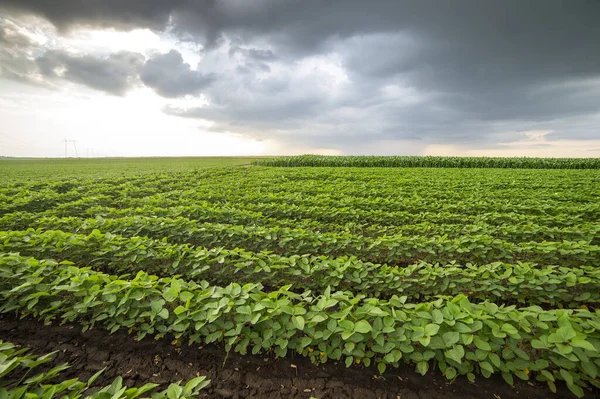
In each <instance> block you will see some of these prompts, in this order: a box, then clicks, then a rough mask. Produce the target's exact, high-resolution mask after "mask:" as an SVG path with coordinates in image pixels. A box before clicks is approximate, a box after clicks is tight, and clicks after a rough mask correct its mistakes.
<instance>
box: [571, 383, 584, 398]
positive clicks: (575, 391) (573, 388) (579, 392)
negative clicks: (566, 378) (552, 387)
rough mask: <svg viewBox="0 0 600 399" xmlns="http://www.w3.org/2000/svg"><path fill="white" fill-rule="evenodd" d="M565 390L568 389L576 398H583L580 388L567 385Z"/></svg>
mask: <svg viewBox="0 0 600 399" xmlns="http://www.w3.org/2000/svg"><path fill="white" fill-rule="evenodd" d="M567 388H569V390H570V391H571V392H573V394H574V395H575V396H577V397H578V398H583V396H584V393H583V389H581V387H580V386H579V385H575V384H569V383H567Z"/></svg>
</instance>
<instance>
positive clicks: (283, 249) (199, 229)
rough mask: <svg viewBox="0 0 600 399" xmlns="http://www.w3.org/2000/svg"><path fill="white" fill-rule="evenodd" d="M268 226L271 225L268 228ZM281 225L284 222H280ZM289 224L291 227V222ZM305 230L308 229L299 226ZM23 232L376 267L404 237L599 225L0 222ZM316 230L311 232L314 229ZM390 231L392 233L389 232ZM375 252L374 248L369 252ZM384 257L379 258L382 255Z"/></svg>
mask: <svg viewBox="0 0 600 399" xmlns="http://www.w3.org/2000/svg"><path fill="white" fill-rule="evenodd" d="M270 224H273V225H270ZM282 224H283V225H285V223H282ZM290 224H293V223H290ZM300 226H302V227H309V228H312V229H314V230H312V229H311V230H307V229H304V228H298V227H300ZM26 228H35V229H44V230H63V231H69V232H74V233H86V234H88V233H90V232H92V231H93V230H95V229H98V230H100V231H103V232H111V233H116V234H121V235H125V236H129V237H131V236H138V235H141V236H148V237H152V238H168V239H169V241H170V242H175V243H179V244H185V243H189V244H192V245H197V246H204V247H211V246H215V245H216V246H224V247H229V248H231V247H241V248H245V249H248V250H251V251H263V250H268V251H273V252H275V253H279V254H282V255H286V254H305V253H309V254H313V255H328V256H342V255H354V256H357V257H359V258H361V259H363V260H366V261H370V262H375V263H388V262H395V261H396V260H395V259H394V258H393V257H392V258H389V257H388V256H386V255H387V253H385V252H382V251H378V250H377V248H375V247H379V246H381V245H384V246H386V247H388V248H391V246H392V245H393V244H390V243H394V242H397V243H402V242H403V240H404V239H405V237H406V236H413V237H416V236H419V237H436V236H441V237H445V238H448V239H457V238H459V237H461V236H475V235H480V234H486V235H489V236H491V237H494V238H499V239H502V240H504V241H507V242H512V243H519V242H522V241H547V240H549V241H560V240H568V241H588V242H590V243H591V244H594V245H597V244H600V223H589V224H585V225H580V226H573V227H568V228H563V229H561V228H550V227H546V226H536V225H531V226H520V225H517V226H514V225H502V226H487V225H484V224H479V225H458V224H454V225H434V224H432V223H421V224H418V225H407V226H398V228H397V229H391V228H388V229H385V228H384V227H381V230H379V231H378V229H377V226H374V227H373V226H372V228H371V229H368V230H367V231H366V233H367V236H363V235H361V234H358V235H357V234H352V233H351V232H348V231H347V230H349V229H350V230H352V229H354V230H358V231H359V233H363V234H364V233H365V231H364V230H363V229H365V228H368V226H365V227H364V228H363V227H362V226H361V225H358V226H349V225H336V224H332V225H326V224H318V223H314V224H307V226H304V224H302V223H296V228H289V227H283V226H278V225H277V223H276V222H275V223H269V224H267V225H266V226H258V225H232V224H222V223H210V222H205V223H202V222H198V221H196V220H190V219H187V218H183V217H176V218H169V217H148V216H124V217H120V218H114V219H113V218H109V219H105V218H100V217H98V218H88V219H83V218H77V217H64V218H61V217H56V216H50V217H39V216H38V215H36V214H31V213H29V214H25V213H16V214H11V215H6V216H4V217H3V218H0V229H4V230H24V229H26ZM315 230H316V231H315ZM369 233H371V234H377V233H379V234H384V233H387V234H384V235H385V237H377V238H375V237H369V236H368V234H369ZM390 233H394V234H390ZM373 248H375V250H373ZM381 255H383V257H381Z"/></svg>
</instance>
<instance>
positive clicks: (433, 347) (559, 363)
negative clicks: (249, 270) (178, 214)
mask: <svg viewBox="0 0 600 399" xmlns="http://www.w3.org/2000/svg"><path fill="white" fill-rule="evenodd" d="M32 276H35V277H32ZM0 278H1V281H2V283H1V285H0V290H1V292H0V298H2V305H1V307H0V311H1V312H10V311H17V312H18V313H20V314H21V315H33V316H35V317H39V318H42V319H43V320H45V321H50V320H54V319H56V318H59V319H61V320H62V321H78V322H79V323H81V324H83V325H84V326H86V327H85V328H89V327H92V326H94V325H102V326H103V327H104V328H106V329H108V330H110V331H116V330H118V329H128V330H130V331H135V332H136V333H137V335H138V337H140V338H141V337H144V336H145V335H147V334H153V335H154V336H155V337H156V338H160V337H163V336H165V334H167V333H171V334H173V335H174V336H175V337H176V338H183V337H185V338H187V339H188V340H189V342H190V343H193V342H206V343H210V342H214V341H220V342H223V344H224V345H225V347H226V348H227V350H230V349H233V350H235V351H236V352H240V353H247V352H248V351H251V352H252V353H258V352H261V351H265V350H266V351H273V352H274V353H275V354H277V355H279V356H285V355H286V354H287V353H288V352H289V351H295V352H297V353H299V354H302V355H304V356H308V357H310V359H311V360H312V361H313V362H316V363H321V362H324V361H326V360H327V359H336V360H343V361H344V362H345V363H346V365H348V366H349V365H351V364H353V363H354V362H356V363H359V362H362V363H375V364H388V365H397V364H398V363H399V362H400V361H402V362H404V363H413V364H415V366H416V368H417V370H418V371H419V372H421V373H425V372H427V371H428V370H429V368H430V366H431V365H430V362H431V361H432V359H435V360H436V364H437V366H438V367H439V368H440V370H442V371H445V370H446V369H447V368H448V367H452V368H454V369H455V370H456V375H468V374H471V373H474V372H478V373H481V374H482V375H483V376H489V375H491V374H492V373H495V372H499V373H503V374H504V375H506V376H511V375H516V376H517V377H519V378H522V379H528V378H529V373H530V372H531V371H535V372H541V370H546V371H550V372H551V371H553V370H564V371H563V372H559V374H556V375H554V378H555V379H562V380H565V381H566V382H567V383H568V384H569V385H570V386H572V387H573V388H572V390H574V392H575V391H577V388H576V387H586V386H587V384H588V383H590V382H594V381H595V380H594V379H595V375H596V373H597V367H598V363H600V354H599V352H598V351H599V350H600V314H598V313H597V312H590V311H587V310H581V309H579V310H572V309H569V310H566V309H564V310H543V309H542V308H540V307H537V306H530V307H526V308H515V307H514V306H497V305H495V304H493V303H490V302H488V301H484V302H481V303H477V304H476V303H471V302H469V300H468V299H467V297H465V296H463V295H459V296H456V297H440V298H439V299H436V300H435V301H433V302H423V303H419V304H411V303H405V299H406V298H401V297H397V296H392V297H391V298H390V299H389V300H384V299H378V298H369V297H365V296H363V295H359V296H354V295H352V294H351V293H350V292H340V291H338V292H331V290H330V289H329V288H328V289H326V290H325V291H323V293H322V294H321V295H318V296H313V295H312V294H311V293H310V292H304V293H301V294H298V293H294V292H292V291H290V290H289V286H286V287H282V288H280V289H278V290H276V291H271V292H265V291H263V290H262V289H261V288H262V287H261V285H260V284H246V285H244V286H240V285H239V284H235V283H232V284H230V285H228V286H226V287H219V286H211V285H210V284H208V283H207V282H204V281H202V282H200V283H196V282H193V281H186V280H181V279H178V278H175V277H167V278H156V277H155V276H150V275H148V274H146V273H144V272H139V273H137V274H136V275H135V277H133V276H131V277H129V278H128V279H127V280H124V279H120V278H117V277H116V276H111V275H107V274H103V273H99V272H94V271H92V270H90V269H88V268H78V267H74V266H60V265H58V264H57V263H56V262H54V261H49V260H46V261H38V260H36V259H34V258H23V257H20V256H18V255H3V256H1V257H0ZM32 303H33V305H31V304H32ZM176 309H181V310H179V311H176ZM440 314H441V316H442V317H441V319H440ZM438 322H439V323H438ZM590 365H592V366H590ZM590 367H592V369H590ZM453 373H454V372H453V371H450V373H449V374H447V376H448V375H449V376H450V377H451V378H450V377H449V378H450V379H452V378H454V376H455V375H454V374H453ZM537 378H538V379H540V378H541V379H542V380H543V379H544V378H545V377H544V374H541V373H540V374H539V375H537Z"/></svg>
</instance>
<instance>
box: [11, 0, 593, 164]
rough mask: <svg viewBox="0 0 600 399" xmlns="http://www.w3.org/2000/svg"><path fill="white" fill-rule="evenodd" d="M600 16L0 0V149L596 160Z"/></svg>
mask: <svg viewBox="0 0 600 399" xmlns="http://www.w3.org/2000/svg"><path fill="white" fill-rule="evenodd" d="M598 21H600V1H597V0H565V1H558V0H531V1H522V0H514V1H513V0H502V1H500V0H499V1H481V0H452V1H450V0H448V1H445V0H414V1H411V0H403V1H391V0H390V1H364V0H344V1H341V0H339V1H335V0H331V1H325V0H318V1H317V0H303V1H300V0H296V1H292V0H252V1H247V0H212V1H211V0H206V1H200V0H170V1H164V0H128V1H123V0H102V1H96V0H61V1H60V2H58V1H51V0H2V1H1V2H0V121H1V123H0V155H4V156H64V152H65V142H64V140H65V139H69V140H75V145H76V146H77V150H78V153H79V155H80V156H98V155H99V156H143V155H150V156H160V155H165V156H170V155H246V154H247V155H264V154H298V153H309V152H311V153H324V154H385V155H387V154H432V155H467V156H468V155H488V156H514V155H518V156H522V155H527V156H573V157H591V156H595V157H597V156H600V45H599V43H600V23H598ZM67 151H68V155H69V156H71V155H74V153H75V148H74V146H73V143H71V142H69V143H68V149H67Z"/></svg>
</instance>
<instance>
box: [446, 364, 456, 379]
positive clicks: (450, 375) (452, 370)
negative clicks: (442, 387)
mask: <svg viewBox="0 0 600 399" xmlns="http://www.w3.org/2000/svg"><path fill="white" fill-rule="evenodd" d="M455 377H456V369H455V368H454V367H448V368H447V369H446V378H447V379H449V380H453V379H454V378H455Z"/></svg>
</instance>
